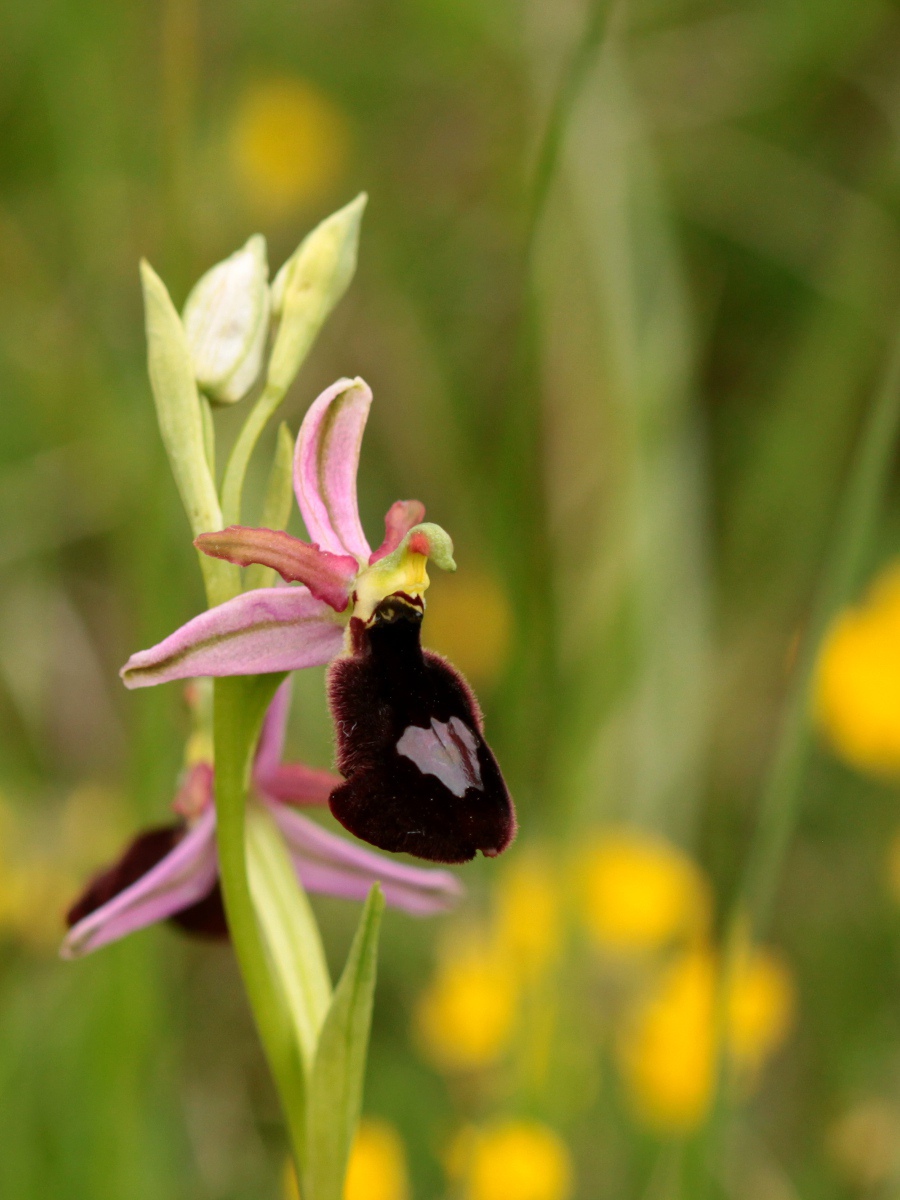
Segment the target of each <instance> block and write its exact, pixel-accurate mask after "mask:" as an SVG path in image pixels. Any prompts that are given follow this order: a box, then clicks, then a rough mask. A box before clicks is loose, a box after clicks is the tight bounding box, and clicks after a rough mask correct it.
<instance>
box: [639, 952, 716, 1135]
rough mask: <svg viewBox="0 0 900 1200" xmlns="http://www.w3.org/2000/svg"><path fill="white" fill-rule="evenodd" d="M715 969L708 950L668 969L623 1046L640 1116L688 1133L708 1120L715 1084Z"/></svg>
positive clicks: (654, 1124) (655, 1125)
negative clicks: (713, 1084) (709, 1105)
mask: <svg viewBox="0 0 900 1200" xmlns="http://www.w3.org/2000/svg"><path fill="white" fill-rule="evenodd" d="M714 1020H715V967H714V964H713V959H712V956H711V955H710V954H709V953H708V952H707V951H705V950H693V951H690V952H688V953H687V954H684V955H682V956H681V957H680V958H679V959H678V960H677V961H676V962H675V963H673V964H672V965H671V966H670V967H668V968H667V969H666V970H665V972H664V973H663V975H662V977H661V979H660V980H659V981H658V983H657V985H656V987H655V988H654V989H653V991H652V992H651V994H650V996H649V998H648V999H647V1000H645V1002H644V1003H643V1005H642V1006H641V1007H640V1009H639V1011H638V1013H637V1017H636V1020H635V1021H634V1024H633V1026H632V1027H631V1028H630V1029H629V1030H628V1031H627V1033H626V1035H625V1036H624V1038H623V1039H622V1044H621V1046H620V1060H621V1067H622V1073H623V1075H624V1077H625V1082H626V1085H627V1087H628V1091H629V1093H630V1097H631V1101H632V1105H633V1107H634V1109H635V1111H636V1113H637V1115H638V1117H639V1118H640V1119H641V1120H642V1121H643V1122H644V1123H645V1124H647V1125H650V1126H651V1127H653V1128H659V1129H663V1130H671V1131H675V1132H682V1131H684V1132H687V1131H688V1130H690V1129H693V1128H695V1127H696V1126H697V1125H698V1124H699V1123H700V1121H701V1120H702V1119H703V1116H704V1114H705V1113H706V1109H707V1106H708V1104H709V1099H710V1094H711V1091H712V1083H713V1066H714V1061H713V1038H714V1033H713V1026H714Z"/></svg>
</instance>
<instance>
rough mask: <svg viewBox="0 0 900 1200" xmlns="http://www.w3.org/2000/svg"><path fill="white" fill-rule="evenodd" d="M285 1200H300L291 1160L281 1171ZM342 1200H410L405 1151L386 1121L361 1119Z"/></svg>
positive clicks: (393, 1129)
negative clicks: (282, 1172) (282, 1171)
mask: <svg viewBox="0 0 900 1200" xmlns="http://www.w3.org/2000/svg"><path fill="white" fill-rule="evenodd" d="M283 1191H284V1200H300V1189H299V1187H298V1186H297V1174H296V1172H295V1170H294V1164H293V1163H292V1162H291V1160H290V1159H288V1160H287V1162H286V1163H285V1168H284V1188H283ZM344 1200H409V1177H408V1175H407V1170H406V1151H405V1149H404V1147H403V1140H402V1139H401V1137H400V1135H399V1133H398V1132H397V1130H396V1129H395V1128H394V1126H393V1125H391V1124H390V1123H389V1122H388V1121H383V1120H381V1119H379V1118H376V1117H363V1119H362V1120H361V1121H360V1123H359V1128H358V1129H357V1131H356V1137H355V1138H354V1139H353V1149H352V1150H351V1151H350V1161H349V1163H348V1164H347V1176H346V1179H345V1180H344Z"/></svg>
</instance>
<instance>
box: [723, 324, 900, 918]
mask: <svg viewBox="0 0 900 1200" xmlns="http://www.w3.org/2000/svg"><path fill="white" fill-rule="evenodd" d="M898 432H900V337H898V338H897V339H896V341H895V342H894V344H893V346H892V348H891V355H890V359H889V363H888V367H887V370H886V372H885V376H884V379H883V381H882V384H881V388H880V390H879V392H878V393H877V395H876V397H875V400H874V401H873V403H872V406H871V408H870V410H869V412H868V414H867V415H866V418H865V423H864V425H863V429H862V432H861V434H860V437H859V440H858V442H857V447H856V451H855V453H854V456H853V461H852V462H851V465H850V470H849V473H848V477H847V483H846V485H845V488H844V492H843V495H842V497H841V501H840V506H839V509H838V514H837V520H836V524H835V531H834V537H833V540H832V549H831V553H830V555H829V556H828V558H827V560H826V562H825V564H824V567H823V570H822V575H821V579H820V583H819V586H818V589H817V593H816V596H815V600H814V604H813V609H812V614H811V617H810V621H809V625H808V627H807V629H806V632H805V635H804V637H803V640H802V644H801V648H800V653H799V655H798V660H797V667H796V672H795V676H794V682H793V686H792V688H791V691H790V695H789V697H788V701H787V705H786V708H785V712H784V717H783V720H782V726H781V733H780V736H779V739H778V745H777V748H776V751H775V757H774V759H773V761H772V765H771V768H770V771H769V775H768V779H767V780H766V783H765V786H764V788H763V793H762V800H761V805H760V815H759V824H758V827H757V831H756V836H755V837H754V839H753V842H752V844H751V847H750V852H749V856H748V859H747V862H746V865H745V868H744V876H743V881H742V885H741V887H740V889H739V891H738V894H737V899H736V901H735V904H734V908H733V910H732V920H731V923H730V927H731V929H732V930H735V929H736V928H737V927H738V925H740V924H742V923H743V922H745V921H748V922H749V925H750V928H749V929H746V926H744V931H745V932H746V933H749V934H751V935H758V934H759V933H760V932H761V931H762V930H764V928H765V926H766V925H767V923H768V921H769V918H770V916H771V911H772V907H773V904H774V900H775V895H776V892H777V888H778V881H779V878H780V876H781V870H782V866H783V864H784V859H785V855H786V853H787V849H788V846H789V844H790V841H791V837H792V835H793V832H794V829H795V827H796V824H797V817H798V814H799V809H800V800H801V785H802V783H803V778H804V775H805V772H806V768H807V765H808V762H809V758H810V752H811V748H812V728H811V720H810V708H811V693H812V688H813V682H814V677H815V670H816V662H817V659H818V654H819V648H820V646H821V643H822V639H823V637H824V636H825V633H826V632H827V630H828V627H829V625H830V624H831V622H832V621H833V619H834V617H835V615H836V614H837V613H838V612H839V610H840V609H841V608H842V607H843V606H844V605H845V604H846V603H847V602H848V601H849V600H850V599H851V597H852V595H853V591H854V588H855V587H856V586H857V584H858V582H859V578H860V575H861V573H862V571H863V570H864V569H865V566H866V564H867V562H868V559H869V553H870V549H871V542H872V536H873V534H874V531H875V527H876V524H877V521H878V515H879V510H880V507H881V498H882V496H883V493H884V490H885V487H886V484H887V480H888V477H889V473H890V467H891V462H892V459H893V453H894V449H895V446H896V443H897V436H898Z"/></svg>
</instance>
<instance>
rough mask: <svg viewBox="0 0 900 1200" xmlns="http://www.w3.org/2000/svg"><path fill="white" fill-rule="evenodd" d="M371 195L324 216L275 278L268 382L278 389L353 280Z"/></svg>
mask: <svg viewBox="0 0 900 1200" xmlns="http://www.w3.org/2000/svg"><path fill="white" fill-rule="evenodd" d="M367 199H368V197H367V196H366V194H365V192H362V193H361V194H360V195H359V196H357V197H356V199H355V200H352V201H351V202H350V203H349V204H347V205H345V206H344V207H343V208H341V209H339V210H338V211H337V212H336V213H332V215H331V216H330V217H326V218H325V220H324V221H322V222H321V223H320V224H319V225H317V226H316V228H315V229H314V230H313V231H312V232H311V233H310V234H308V235H307V237H305V238H304V239H303V241H302V242H301V243H300V245H299V246H298V247H297V249H296V250H295V251H294V253H293V254H292V255H291V257H290V258H289V259H288V260H287V262H286V263H285V264H284V266H283V267H282V268H281V270H280V271H279V272H278V274H277V275H276V276H275V279H274V280H273V282H272V315H273V316H274V317H275V318H276V319H278V320H279V321H280V324H279V326H278V333H277V335H276V337H275V344H274V346H273V347H272V357H271V360H270V363H269V374H268V380H269V383H270V385H272V386H273V387H276V388H278V389H279V390H282V391H283V390H286V389H287V388H288V387H290V385H291V383H292V382H293V380H294V376H295V375H296V374H297V372H298V370H299V369H300V365H301V363H302V362H303V360H304V358H305V357H306V355H307V353H308V351H309V348H310V346H311V345H312V343H313V340H314V339H315V337H316V334H317V333H318V332H319V330H320V328H321V327H322V323H323V322H324V321H325V319H326V317H327V316H328V315H329V313H330V312H331V310H332V309H333V308H334V306H335V305H336V304H337V302H338V301H339V300H340V299H341V297H342V296H343V294H344V292H345V291H346V290H347V287H348V286H349V284H350V280H351V279H352V278H353V272H354V271H355V270H356V249H357V245H358V242H359V226H360V221H361V220H362V214H363V209H364V208H365V206H366V200H367Z"/></svg>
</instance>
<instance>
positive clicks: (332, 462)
mask: <svg viewBox="0 0 900 1200" xmlns="http://www.w3.org/2000/svg"><path fill="white" fill-rule="evenodd" d="M371 403H372V392H371V390H370V389H369V385H368V384H367V383H364V382H363V381H362V380H361V379H339V380H338V381H337V383H334V384H332V385H331V387H330V388H327V389H326V390H325V391H324V392H323V393H322V394H321V396H319V398H318V399H317V400H315V401H314V402H313V404H312V406H311V407H310V409H309V412H307V414H306V416H305V417H304V418H303V424H302V426H301V427H300V435H299V437H298V438H297V448H296V450H295V452H294V491H295V492H296V493H297V503H298V504H299V505H300V512H301V513H302V514H303V520H304V521H305V523H306V530H307V532H308V534H309V536H310V538H311V539H312V540H313V541H314V542H316V543H318V545H319V546H321V547H322V549H323V550H329V551H330V552H331V553H332V554H353V555H355V557H356V558H357V559H358V560H359V562H360V563H366V562H368V560H369V555H370V554H371V553H372V550H371V547H370V546H369V543H368V542H367V541H366V535H365V534H364V533H363V530H362V525H360V523H359V508H358V506H357V503H356V472H357V468H358V466H359V448H360V445H361V444H362V436H363V430H364V429H365V427H366V420H367V419H368V416H369V407H370V405H371Z"/></svg>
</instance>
